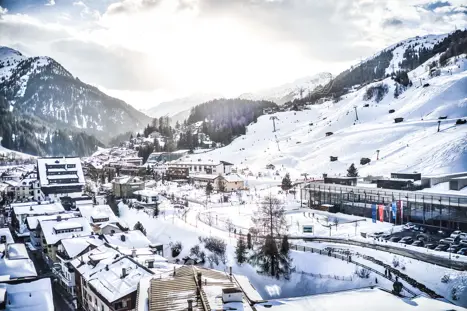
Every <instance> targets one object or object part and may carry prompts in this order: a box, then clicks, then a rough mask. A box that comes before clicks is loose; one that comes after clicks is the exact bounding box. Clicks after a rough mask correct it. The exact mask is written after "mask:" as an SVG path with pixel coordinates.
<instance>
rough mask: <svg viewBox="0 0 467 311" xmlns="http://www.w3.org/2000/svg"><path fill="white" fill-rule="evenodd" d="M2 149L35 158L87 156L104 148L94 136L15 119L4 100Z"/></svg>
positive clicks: (0, 134) (0, 112) (1, 109)
mask: <svg viewBox="0 0 467 311" xmlns="http://www.w3.org/2000/svg"><path fill="white" fill-rule="evenodd" d="M0 137H2V141H1V145H2V146H3V147H5V148H7V149H11V150H16V151H19V152H23V153H27V154H31V155H35V156H46V155H56V156H72V155H76V156H85V155H89V154H91V153H92V152H94V151H95V150H96V148H97V147H98V146H103V144H102V143H101V142H100V141H98V140H97V139H96V138H95V137H94V136H92V135H88V134H86V133H84V132H75V131H70V130H68V129H65V128H63V129H54V128H51V127H50V126H48V124H46V123H43V122H41V121H40V120H37V119H35V118H33V117H28V116H15V115H14V114H12V113H11V112H10V111H9V105H8V102H7V101H6V100H5V98H4V97H3V96H0Z"/></svg>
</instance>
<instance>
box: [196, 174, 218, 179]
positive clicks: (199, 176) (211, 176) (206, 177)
mask: <svg viewBox="0 0 467 311" xmlns="http://www.w3.org/2000/svg"><path fill="white" fill-rule="evenodd" d="M218 177H219V175H209V174H193V175H190V178H193V179H209V180H214V179H216V178H218Z"/></svg>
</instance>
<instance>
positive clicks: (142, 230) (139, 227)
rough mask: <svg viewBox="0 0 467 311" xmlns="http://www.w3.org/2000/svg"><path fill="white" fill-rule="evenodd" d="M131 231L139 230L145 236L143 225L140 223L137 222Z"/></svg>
mask: <svg viewBox="0 0 467 311" xmlns="http://www.w3.org/2000/svg"><path fill="white" fill-rule="evenodd" d="M133 230H139V231H141V232H142V233H143V234H144V235H146V229H145V228H144V226H143V224H142V223H140V222H139V221H138V222H137V223H136V224H135V226H134V227H133Z"/></svg>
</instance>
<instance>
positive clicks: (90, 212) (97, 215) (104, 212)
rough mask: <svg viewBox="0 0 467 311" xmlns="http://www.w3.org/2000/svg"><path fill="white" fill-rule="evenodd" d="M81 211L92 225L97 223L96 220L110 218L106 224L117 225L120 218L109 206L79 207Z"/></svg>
mask: <svg viewBox="0 0 467 311" xmlns="http://www.w3.org/2000/svg"><path fill="white" fill-rule="evenodd" d="M79 211H80V212H81V215H82V216H83V217H84V218H86V219H87V220H88V222H90V223H96V222H95V220H96V219H102V218H106V217H107V218H109V220H107V221H105V222H110V223H117V222H118V218H117V216H115V214H114V212H113V211H112V209H111V208H110V206H109V205H94V206H89V205H83V206H79Z"/></svg>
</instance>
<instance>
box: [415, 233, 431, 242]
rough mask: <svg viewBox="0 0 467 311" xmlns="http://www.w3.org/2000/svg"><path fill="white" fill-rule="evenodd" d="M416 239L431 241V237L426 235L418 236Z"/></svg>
mask: <svg viewBox="0 0 467 311" xmlns="http://www.w3.org/2000/svg"><path fill="white" fill-rule="evenodd" d="M416 239H417V240H420V241H429V240H430V237H429V236H428V235H426V234H417V237H416Z"/></svg>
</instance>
